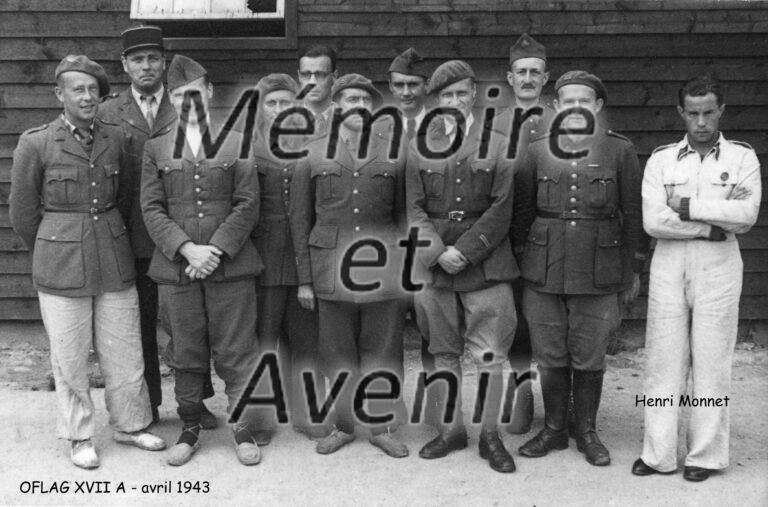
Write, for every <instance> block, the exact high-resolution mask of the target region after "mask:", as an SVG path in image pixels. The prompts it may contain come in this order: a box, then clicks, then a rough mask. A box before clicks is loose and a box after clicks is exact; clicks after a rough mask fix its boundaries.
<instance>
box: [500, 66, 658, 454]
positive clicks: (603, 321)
mask: <svg viewBox="0 0 768 507" xmlns="http://www.w3.org/2000/svg"><path fill="white" fill-rule="evenodd" d="M555 91H556V93H557V99H556V101H555V105H556V107H557V110H558V112H559V114H558V116H557V117H556V118H555V119H554V120H553V125H552V133H551V134H550V135H546V136H542V137H540V138H538V139H535V140H534V141H533V142H531V144H530V145H529V147H528V149H527V150H526V153H525V158H524V160H523V161H522V163H521V165H520V167H519V169H518V170H519V173H520V174H519V177H518V178H516V179H515V181H516V187H515V200H516V201H517V205H516V213H515V216H514V218H513V220H514V222H515V230H516V231H517V233H518V234H520V233H525V231H528V233H527V239H526V241H525V249H524V251H523V255H522V263H521V266H520V267H521V271H522V275H523V278H524V279H525V281H526V286H525V289H524V294H523V312H524V314H525V317H526V319H527V320H528V325H529V328H530V333H531V342H532V346H533V356H534V358H535V359H536V360H537V362H538V365H539V375H540V380H541V387H542V393H543V397H544V410H545V416H544V417H545V425H544V429H542V430H541V431H540V432H539V433H538V434H537V435H536V436H535V437H533V438H532V439H531V440H529V441H528V442H526V443H525V444H524V445H523V446H522V447H520V454H522V455H523V456H527V457H541V456H544V455H546V454H547V453H548V452H549V451H552V450H557V449H565V448H567V447H568V429H567V417H568V413H567V407H568V397H569V394H570V392H571V369H573V396H574V408H575V412H576V444H577V448H578V450H579V451H581V452H583V453H584V454H585V457H586V460H587V461H588V462H589V463H590V464H592V465H595V466H604V465H608V464H609V463H610V454H609V452H608V449H606V447H605V446H604V445H603V444H602V442H601V441H600V439H599V438H598V435H597V429H596V419H597V409H598V405H599V403H600V395H601V391H602V385H603V373H604V371H605V352H606V349H607V346H608V338H609V337H610V334H611V333H612V332H613V331H614V330H615V329H616V328H617V327H618V325H619V323H620V314H619V297H617V296H618V295H619V294H620V293H621V294H622V299H623V300H624V301H625V302H628V301H631V300H632V299H633V298H634V297H635V296H636V295H637V291H638V289H639V286H640V272H641V271H642V267H643V263H644V260H645V257H646V255H647V252H648V238H647V236H645V235H644V234H643V230H642V219H641V214H640V180H641V178H642V174H641V171H640V167H639V163H638V160H637V155H636V153H635V150H634V147H633V146H632V143H630V141H629V140H628V139H626V138H625V137H623V136H621V135H619V134H616V133H615V132H612V131H610V130H605V129H603V128H602V127H600V126H599V125H596V124H595V116H596V115H597V113H598V112H599V111H600V110H601V109H602V107H603V105H604V103H605V100H606V99H607V93H606V89H605V87H604V86H603V83H602V81H600V79H599V78H598V77H596V76H594V75H592V74H590V73H588V72H585V71H580V70H574V71H569V72H566V73H565V74H563V75H562V76H561V77H560V79H558V80H557V83H556V84H555ZM573 108H576V109H573ZM521 242H522V240H521ZM518 244H520V243H518Z"/></svg>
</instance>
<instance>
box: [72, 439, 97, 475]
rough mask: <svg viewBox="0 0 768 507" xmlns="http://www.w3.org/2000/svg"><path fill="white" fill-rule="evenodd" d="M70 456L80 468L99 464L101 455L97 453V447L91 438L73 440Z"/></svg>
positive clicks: (88, 467)
mask: <svg viewBox="0 0 768 507" xmlns="http://www.w3.org/2000/svg"><path fill="white" fill-rule="evenodd" d="M69 456H70V458H71V459H72V463H74V464H75V465H76V466H79V467H80V468H85V469H91V468H97V467H98V466H99V456H98V455H97V454H96V448H95V447H94V446H93V442H91V441H90V439H88V440H73V441H72V449H70V451H69Z"/></svg>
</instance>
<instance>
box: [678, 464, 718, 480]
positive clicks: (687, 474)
mask: <svg viewBox="0 0 768 507" xmlns="http://www.w3.org/2000/svg"><path fill="white" fill-rule="evenodd" d="M711 473H712V470H710V469H709V468H701V467H685V469H683V479H685V480H686V481H693V482H701V481H706V480H707V479H709V474H711Z"/></svg>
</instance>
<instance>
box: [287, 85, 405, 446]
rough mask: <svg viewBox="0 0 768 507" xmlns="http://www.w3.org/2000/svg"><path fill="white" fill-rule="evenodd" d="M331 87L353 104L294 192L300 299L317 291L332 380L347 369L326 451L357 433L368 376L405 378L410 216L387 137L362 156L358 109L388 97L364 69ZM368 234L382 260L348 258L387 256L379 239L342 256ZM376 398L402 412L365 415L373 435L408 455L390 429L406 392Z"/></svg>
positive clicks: (313, 154)
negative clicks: (357, 398) (405, 241)
mask: <svg viewBox="0 0 768 507" xmlns="http://www.w3.org/2000/svg"><path fill="white" fill-rule="evenodd" d="M332 97H333V99H334V101H335V102H336V103H337V104H339V108H340V112H341V113H346V112H349V111H352V113H353V114H351V115H350V116H347V117H346V118H344V119H343V121H342V122H341V123H340V125H338V126H337V127H338V128H335V127H332V129H331V131H330V133H329V134H330V135H329V136H324V137H320V138H318V139H315V140H313V141H312V142H310V143H309V144H308V145H307V149H308V150H309V155H308V156H307V157H306V158H304V159H302V160H301V161H300V162H299V164H298V166H297V168H296V171H295V173H294V176H293V190H292V198H291V208H292V209H291V229H292V234H293V244H294V248H295V249H296V258H297V262H298V275H299V283H300V284H302V285H301V286H300V287H299V299H300V301H302V304H304V306H305V307H307V308H310V309H311V308H312V307H313V305H314V304H315V301H314V297H315V295H316V297H317V305H318V308H319V313H320V341H319V347H318V348H319V352H320V365H321V368H322V369H323V370H324V372H325V374H326V376H327V377H328V378H330V380H331V382H332V383H333V382H334V381H335V380H336V379H337V377H338V375H339V374H341V373H342V372H349V373H350V377H349V378H348V379H347V382H346V383H345V385H344V387H343V389H342V390H341V392H340V393H339V396H338V398H337V400H336V421H335V422H336V428H335V429H334V431H333V432H332V433H331V434H330V435H329V436H327V437H326V438H324V439H323V440H321V441H320V442H318V445H317V452H318V453H320V454H330V453H332V452H335V451H337V450H338V449H339V448H340V447H342V446H343V445H345V444H347V443H349V442H351V441H352V440H354V438H355V437H354V431H355V414H354V413H353V407H352V399H353V395H354V393H355V391H356V389H357V384H358V382H359V381H360V379H361V378H362V377H363V376H365V375H366V374H369V373H372V372H374V371H381V370H387V371H389V372H390V373H392V374H394V375H395V376H396V377H397V379H398V381H399V382H400V385H402V382H403V323H404V304H403V296H404V294H403V291H402V288H401V286H400V270H401V269H402V254H401V252H402V248H400V247H399V246H398V241H399V240H400V239H401V238H402V237H403V236H404V226H405V181H404V174H403V172H404V166H405V160H404V158H402V157H401V158H397V159H394V160H391V159H389V156H388V152H389V139H388V137H387V136H384V135H379V134H377V133H374V134H372V135H371V139H370V145H369V146H368V153H367V154H366V156H365V157H364V158H359V157H358V147H359V146H360V141H361V137H362V136H363V135H365V134H364V130H366V129H367V128H368V127H369V125H367V126H365V128H364V120H363V118H362V116H361V115H360V114H358V113H357V112H355V111H354V110H355V109H358V108H362V109H365V110H367V111H371V110H372V109H375V108H377V107H378V106H379V105H380V104H381V94H380V93H379V91H378V90H377V89H376V88H375V87H374V86H373V84H372V83H371V81H370V80H369V79H367V78H365V77H363V76H361V75H359V74H347V75H345V76H342V77H340V78H339V79H338V80H337V81H336V82H335V83H334V85H333V93H332ZM334 124H335V122H334ZM335 131H336V132H337V133H338V136H336V135H334V134H335V133H336V132H335ZM336 137H337V139H335V138H336ZM334 141H337V142H336V151H335V153H336V155H335V157H334V158H332V159H328V158H326V150H327V147H328V144H329V142H330V143H331V144H333V143H334ZM371 239H372V240H375V241H377V242H379V244H380V245H383V248H384V249H385V254H386V261H385V265H382V267H380V268H371V269H365V268H361V267H353V266H350V264H353V262H354V263H359V262H361V261H363V260H367V261H375V260H376V259H379V260H380V259H381V256H382V253H381V251H378V250H374V248H375V247H372V246H364V247H361V248H359V249H358V250H355V251H352V257H351V258H350V260H352V261H353V262H342V260H343V259H344V257H345V256H347V255H350V253H349V251H350V248H351V247H352V245H353V244H355V243H357V242H358V241H361V240H371ZM345 271H346V272H347V273H348V274H349V276H348V277H345V276H344V272H345ZM376 283H378V284H380V285H379V286H378V288H373V290H367V289H363V288H360V286H365V285H368V284H376ZM379 384H381V383H380V382H373V383H372V384H371V385H370V389H371V390H379V391H381V390H384V391H389V389H390V387H389V386H388V385H382V386H379ZM384 384H386V383H384ZM374 406H375V408H374ZM363 408H365V407H363ZM369 408H370V411H369V413H370V414H371V415H374V416H377V417H378V416H382V415H385V414H392V413H394V415H395V417H394V419H393V420H391V421H389V422H383V423H379V424H377V423H376V422H375V421H365V420H364V419H362V420H361V422H364V423H371V424H370V429H371V438H370V441H371V443H372V444H373V445H375V446H377V447H379V448H381V449H382V450H383V451H384V452H385V453H386V454H388V455H389V456H392V457H396V458H401V457H405V456H407V455H408V448H407V447H406V446H405V445H404V444H402V443H401V442H399V441H398V440H396V439H395V438H394V437H393V435H392V432H393V431H394V430H395V429H396V428H397V426H398V425H399V424H400V423H401V422H402V420H403V417H404V416H405V406H404V403H403V400H402V396H397V399H395V400H391V401H390V400H381V401H380V402H378V403H370V404H369ZM358 418H360V416H359V413H358Z"/></svg>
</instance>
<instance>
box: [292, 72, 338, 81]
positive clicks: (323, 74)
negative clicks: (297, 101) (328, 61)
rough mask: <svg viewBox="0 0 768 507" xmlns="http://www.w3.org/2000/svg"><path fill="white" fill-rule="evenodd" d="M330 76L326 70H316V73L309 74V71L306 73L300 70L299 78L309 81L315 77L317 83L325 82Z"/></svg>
mask: <svg viewBox="0 0 768 507" xmlns="http://www.w3.org/2000/svg"><path fill="white" fill-rule="evenodd" d="M330 75H331V73H330V72H328V71H325V70H316V71H314V72H309V71H306V70H300V71H299V78H301V79H303V80H305V81H309V80H310V79H312V78H313V77H314V78H315V80H317V81H324V80H326V79H328V77H329V76H330Z"/></svg>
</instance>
